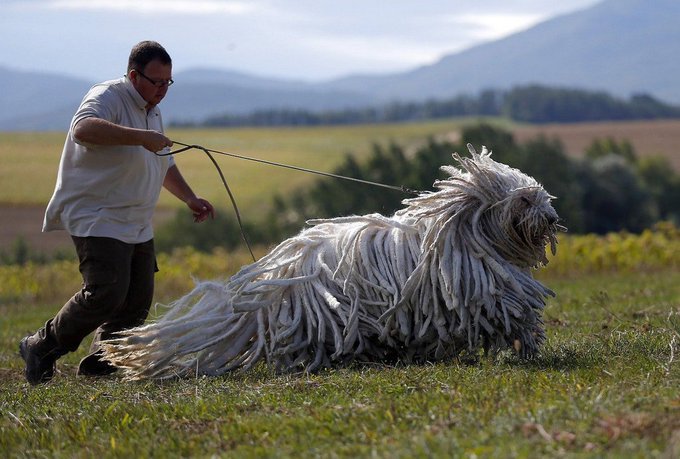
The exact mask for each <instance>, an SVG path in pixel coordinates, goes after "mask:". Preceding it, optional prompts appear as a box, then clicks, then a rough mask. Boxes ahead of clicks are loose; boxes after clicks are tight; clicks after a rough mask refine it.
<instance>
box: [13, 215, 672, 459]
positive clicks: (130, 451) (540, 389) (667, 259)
mask: <svg viewBox="0 0 680 459" xmlns="http://www.w3.org/2000/svg"><path fill="white" fill-rule="evenodd" d="M560 251H561V252H568V253H569V254H570V255H569V256H565V257H564V258H563V259H561V258H560V253H558V255H557V257H556V258H554V259H552V260H551V263H550V265H549V267H548V268H547V269H546V270H544V271H542V272H540V273H539V275H540V277H541V279H542V280H543V282H545V283H546V284H547V285H548V286H550V287H551V288H552V289H554V290H555V291H556V292H557V294H558V296H557V298H556V299H554V300H551V301H550V302H549V304H548V306H547V309H546V311H545V317H544V318H545V323H546V329H547V336H548V340H547V343H546V344H545V346H544V349H543V353H542V355H541V356H540V357H539V358H537V359H536V360H533V361H528V362H524V361H519V360H518V359H516V358H515V357H513V356H511V355H509V354H502V355H500V356H498V357H496V358H491V357H485V356H479V359H478V360H476V361H475V360H469V359H468V360H465V361H450V362H441V363H436V364H435V363H433V364H430V365H420V366H403V365H397V366H386V365H380V364H375V365H358V364H357V365H353V366H350V367H347V368H342V369H334V370H327V371H322V372H320V373H318V374H311V375H308V374H296V375H277V374H274V373H272V372H271V371H270V370H269V369H268V368H267V367H265V366H259V367H257V368H255V369H254V370H251V371H246V372H235V373H232V374H229V375H226V376H224V377H218V378H198V379H184V380H175V381H165V382H133V383H130V382H125V383H123V381H122V380H121V379H120V377H119V376H115V375H114V376H112V377H108V378H103V379H98V380H96V379H90V378H77V377H76V376H75V375H74V373H75V368H76V365H77V362H78V360H79V359H80V358H81V357H83V355H84V354H85V348H86V346H81V347H82V349H80V350H79V351H78V352H77V353H75V354H69V355H67V356H66V357H64V358H63V359H62V360H60V362H59V372H58V374H57V375H56V377H55V379H54V380H53V381H52V382H51V383H49V384H47V385H44V386H39V387H30V386H28V384H27V383H25V382H24V380H23V375H22V364H23V362H22V361H21V359H20V358H19V356H18V355H17V351H16V347H17V342H18V340H19V339H20V338H21V337H22V336H23V335H24V334H25V333H26V332H28V331H32V330H35V329H36V328H37V327H39V326H40V325H41V323H42V322H44V320H46V319H47V318H48V317H49V316H50V315H51V314H53V313H54V312H55V311H56V309H57V308H58V307H59V306H60V304H61V301H62V299H65V298H66V297H67V295H68V293H70V292H71V290H70V289H72V288H76V286H75V284H76V283H77V280H76V279H77V267H76V265H75V263H74V262H69V261H63V262H58V263H57V262H55V263H52V264H50V265H29V266H24V267H12V266H5V267H0V386H1V387H2V389H3V390H2V392H1V393H0V454H1V455H2V456H3V457H93V456H102V457H180V456H182V457H185V456H195V457H210V456H220V457H239V458H240V457H390V458H391V457H404V458H406V457H409V458H410V457H502V458H506V457H521V458H528V457H530V458H534V457H616V458H619V457H633V458H649V457H659V458H674V457H678V454H680V392H679V391H678V387H680V365H679V364H678V358H680V257H679V255H680V237H679V234H678V230H677V229H674V228H672V227H665V228H664V227H661V228H660V229H659V230H658V231H655V232H646V233H644V234H643V235H640V236H633V235H626V234H621V235H610V236H607V237H594V236H568V237H565V238H563V239H562V243H561V244H560ZM246 261H247V256H246V254H245V253H240V254H227V253H225V252H222V251H218V252H215V253H214V254H212V255H206V254H199V253H198V252H195V251H193V250H190V249H185V250H182V251H177V252H176V253H174V254H172V255H164V256H163V257H162V258H161V259H160V260H159V264H160V265H161V272H160V273H159V279H158V295H157V298H158V299H159V300H160V301H169V300H171V299H173V298H176V297H177V296H178V295H181V294H182V293H184V292H185V291H186V290H188V289H189V288H190V287H191V285H190V280H189V276H188V274H192V275H194V276H197V277H199V278H219V277H224V276H226V275H228V274H230V273H232V272H233V271H234V270H236V269H237V268H238V266H240V265H241V264H242V263H245V262H246Z"/></svg>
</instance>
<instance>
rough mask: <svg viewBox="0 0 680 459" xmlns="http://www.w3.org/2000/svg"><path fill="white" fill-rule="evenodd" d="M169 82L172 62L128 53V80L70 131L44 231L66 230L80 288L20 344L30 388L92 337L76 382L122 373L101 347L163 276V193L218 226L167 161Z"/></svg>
mask: <svg viewBox="0 0 680 459" xmlns="http://www.w3.org/2000/svg"><path fill="white" fill-rule="evenodd" d="M172 83H173V81H172V60H171V59H170V56H169V55H168V53H167V52H166V51H165V49H164V48H163V47H162V46H161V45H160V44H158V43H156V42H153V41H143V42H141V43H138V44H137V45H135V46H134V47H133V48H132V51H131V52H130V58H129V61H128V68H127V74H126V75H125V77H123V78H120V79H118V80H112V81H107V82H104V83H101V84H98V85H95V86H94V87H92V88H91V89H90V91H89V92H88V94H87V95H86V96H85V98H84V99H83V101H82V102H81V105H80V107H79V108H78V111H77V112H76V114H75V115H74V117H73V120H72V121H71V126H70V129H69V132H68V135H67V138H66V143H65V144H64V149H63V152H62V156H61V162H60V165H59V174H58V177H57V184H56V188H55V191H54V195H53V196H52V199H51V200H50V202H49V204H48V206H47V211H46V213H45V221H44V225H43V231H52V230H59V229H65V230H66V231H68V232H69V234H70V235H71V237H72V239H73V243H74V245H75V248H76V252H77V254H78V258H79V261H80V265H79V269H80V272H81V274H82V277H83V287H82V289H81V290H80V291H79V292H77V293H76V294H75V295H74V296H73V297H72V298H71V299H70V300H69V301H68V302H66V304H65V305H64V306H63V307H62V308H61V310H60V311H59V312H58V313H57V314H56V316H54V317H53V318H52V319H50V320H48V321H47V322H46V323H45V326H44V327H43V328H41V329H40V330H38V331H37V332H36V333H35V334H33V335H29V336H27V337H25V338H24V339H23V340H21V343H20V345H19V350H20V353H21V356H22V358H23V359H24V361H25V362H26V371H25V375H26V379H27V380H28V382H29V383H31V384H38V383H41V382H46V381H49V380H50V379H51V378H52V376H53V374H54V369H55V363H56V360H57V359H58V358H59V357H60V356H62V355H64V354H66V353H68V352H73V351H75V350H76V349H77V348H78V346H79V345H80V343H81V342H82V340H83V339H84V338H85V337H86V336H87V335H88V334H90V333H92V332H93V331H94V332H95V333H94V339H93V342H92V346H91V348H90V354H89V355H88V356H87V357H85V358H84V359H83V360H81V362H80V365H79V366H78V371H77V374H78V375H89V376H99V375H105V374H109V373H112V372H114V371H115V370H116V369H115V367H114V366H112V365H111V364H109V363H108V362H107V361H106V360H104V359H102V356H101V355H102V352H101V350H100V348H99V342H100V341H101V340H105V339H108V338H112V337H115V336H116V333H117V332H120V331H121V330H125V329H128V328H131V327H134V326H138V325H141V324H142V323H143V322H144V320H145V319H146V316H147V314H148V312H149V308H150V306H151V301H152V297H153V286H154V273H155V272H156V271H157V268H156V258H155V254H154V245H153V228H152V226H151V219H152V215H153V211H154V208H155V206H156V203H157V201H158V196H159V194H160V190H161V187H165V188H166V189H167V190H169V191H170V192H171V193H172V194H173V195H175V196H176V197H178V198H179V199H181V200H182V201H184V202H185V203H186V205H187V206H188V207H189V209H191V211H192V213H193V216H194V220H195V221H196V222H202V221H204V220H206V219H207V218H208V217H214V209H213V206H212V205H211V204H210V203H209V202H208V201H206V200H205V199H201V198H199V197H197V196H196V194H195V193H194V192H193V191H192V189H191V187H190V186H189V185H188V184H187V183H186V182H185V180H184V178H183V177H182V174H181V173H180V171H179V169H178V168H177V166H176V165H175V164H174V161H173V159H172V157H170V156H158V155H156V153H157V152H159V151H161V150H164V149H167V148H168V147H170V146H172V141H171V140H170V139H168V138H167V137H166V136H165V135H164V134H163V123H162V118H161V113H160V111H159V109H158V107H157V105H158V104H159V103H160V101H161V100H163V98H164V97H165V95H166V93H167V92H168V87H169V86H170V85H171V84H172Z"/></svg>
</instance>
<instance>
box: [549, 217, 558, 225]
mask: <svg viewBox="0 0 680 459" xmlns="http://www.w3.org/2000/svg"><path fill="white" fill-rule="evenodd" d="M555 223H557V217H554V216H552V215H549V216H548V225H554V224H555Z"/></svg>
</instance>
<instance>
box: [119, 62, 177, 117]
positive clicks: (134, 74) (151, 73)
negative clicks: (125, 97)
mask: <svg viewBox="0 0 680 459" xmlns="http://www.w3.org/2000/svg"><path fill="white" fill-rule="evenodd" d="M128 77H129V78H130V81H131V82H132V85H133V86H134V88H135V89H136V90H137V92H138V93H139V94H140V95H141V96H142V97H143V98H144V100H145V101H147V102H148V104H147V108H150V107H153V106H154V105H158V104H159V103H160V101H161V100H163V98H164V97H165V94H166V93H167V92H168V86H169V85H168V82H169V81H170V79H171V78H172V65H169V64H163V63H162V62H161V61H159V60H153V61H151V62H149V63H148V64H146V67H144V69H142V70H141V71H138V70H135V69H132V70H130V72H129V73H128ZM154 83H155V84H154Z"/></svg>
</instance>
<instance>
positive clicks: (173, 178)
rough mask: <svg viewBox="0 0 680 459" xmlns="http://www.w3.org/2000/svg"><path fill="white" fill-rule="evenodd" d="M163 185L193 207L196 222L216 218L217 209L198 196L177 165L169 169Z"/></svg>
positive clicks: (190, 207)
mask: <svg viewBox="0 0 680 459" xmlns="http://www.w3.org/2000/svg"><path fill="white" fill-rule="evenodd" d="M163 186H164V187H165V189H167V190H168V191H169V192H170V193H172V194H173V195H175V196H176V197H177V198H179V199H180V200H181V201H183V202H184V203H185V204H186V205H187V206H188V207H189V209H191V211H192V212H193V214H194V221H195V222H202V221H205V220H206V219H207V218H208V217H211V218H215V209H214V208H213V206H212V204H210V203H209V202H208V201H207V200H205V199H203V198H199V197H198V196H196V194H195V193H194V192H193V190H192V189H191V187H190V186H189V184H188V183H187V182H186V180H184V177H183V176H182V174H181V173H180V171H179V169H178V168H177V166H176V165H173V166H170V169H168V172H167V173H166V174H165V180H164V181H163Z"/></svg>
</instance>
